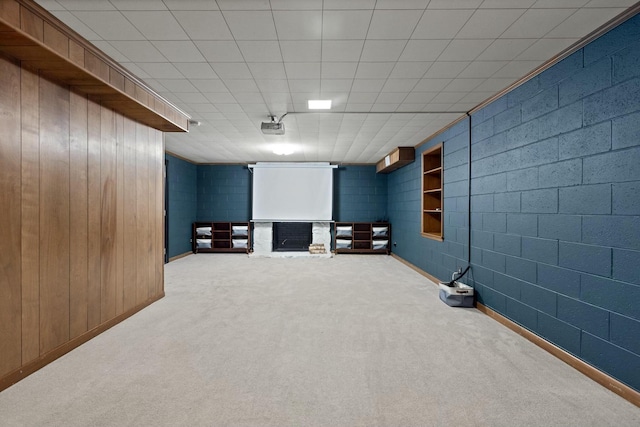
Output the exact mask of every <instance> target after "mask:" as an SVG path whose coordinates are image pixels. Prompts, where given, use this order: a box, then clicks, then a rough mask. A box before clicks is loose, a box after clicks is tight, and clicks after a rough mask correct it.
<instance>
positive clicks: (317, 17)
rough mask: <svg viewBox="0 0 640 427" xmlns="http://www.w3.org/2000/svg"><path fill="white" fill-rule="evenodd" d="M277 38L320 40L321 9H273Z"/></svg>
mask: <svg viewBox="0 0 640 427" xmlns="http://www.w3.org/2000/svg"><path fill="white" fill-rule="evenodd" d="M273 19H274V20H275V22H276V29H277V30H278V39H279V40H320V39H321V38H322V11H320V10H313V11H299V10H296V11H274V12H273Z"/></svg>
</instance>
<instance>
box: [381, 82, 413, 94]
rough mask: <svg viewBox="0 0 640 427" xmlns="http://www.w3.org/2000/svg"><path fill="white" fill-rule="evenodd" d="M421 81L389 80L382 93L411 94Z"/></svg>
mask: <svg viewBox="0 0 640 427" xmlns="http://www.w3.org/2000/svg"><path fill="white" fill-rule="evenodd" d="M418 81H420V79H387V81H386V83H385V84H384V87H383V88H382V92H410V91H411V90H412V89H413V87H414V86H415V85H416V83H418Z"/></svg>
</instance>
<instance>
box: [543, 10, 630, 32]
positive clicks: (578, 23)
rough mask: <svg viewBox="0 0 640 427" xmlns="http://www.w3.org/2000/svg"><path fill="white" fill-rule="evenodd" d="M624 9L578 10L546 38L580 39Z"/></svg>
mask: <svg viewBox="0 0 640 427" xmlns="http://www.w3.org/2000/svg"><path fill="white" fill-rule="evenodd" d="M623 11H624V9H615V8H611V9H580V10H578V11H576V13H574V14H573V15H571V16H570V17H568V18H567V19H566V20H565V21H564V22H563V23H562V25H561V26H559V27H556V28H554V29H553V30H551V31H550V32H549V33H548V34H547V35H546V37H553V38H581V37H584V36H586V35H587V34H588V33H590V32H591V31H593V30H594V29H595V28H597V27H599V26H600V25H602V24H604V23H605V22H607V21H608V20H609V19H611V18H613V17H615V16H617V15H618V14H620V13H622V12H623Z"/></svg>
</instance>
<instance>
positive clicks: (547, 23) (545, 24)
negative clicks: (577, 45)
mask: <svg viewBox="0 0 640 427" xmlns="http://www.w3.org/2000/svg"><path fill="white" fill-rule="evenodd" d="M573 12H574V9H530V10H527V11H526V12H525V13H524V15H522V16H521V17H520V18H518V20H517V21H516V22H514V24H513V25H512V26H511V27H509V28H507V30H506V31H505V32H504V33H503V34H502V36H501V37H502V38H510V39H532V38H539V37H543V36H544V35H545V34H547V33H548V32H549V31H551V30H552V29H554V28H555V27H556V26H557V25H559V24H560V23H561V22H562V21H564V20H565V19H567V18H568V17H569V16H570V15H571V14H573Z"/></svg>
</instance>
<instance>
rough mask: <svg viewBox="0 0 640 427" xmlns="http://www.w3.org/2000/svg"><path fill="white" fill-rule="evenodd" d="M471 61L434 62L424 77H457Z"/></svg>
mask: <svg viewBox="0 0 640 427" xmlns="http://www.w3.org/2000/svg"><path fill="white" fill-rule="evenodd" d="M467 65H469V62H466V61H438V62H434V63H433V65H432V66H431V68H429V70H428V71H427V72H426V73H425V75H424V76H423V78H430V79H440V78H453V77H456V76H457V75H458V74H460V72H461V71H462V70H464V69H465V68H466V67H467Z"/></svg>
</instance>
